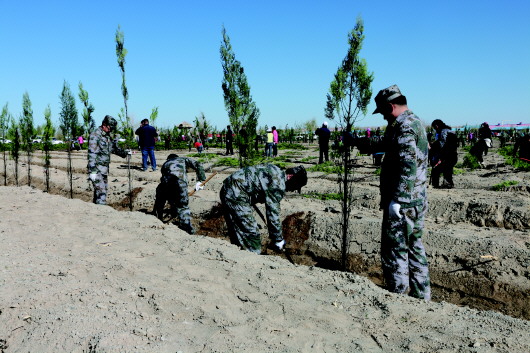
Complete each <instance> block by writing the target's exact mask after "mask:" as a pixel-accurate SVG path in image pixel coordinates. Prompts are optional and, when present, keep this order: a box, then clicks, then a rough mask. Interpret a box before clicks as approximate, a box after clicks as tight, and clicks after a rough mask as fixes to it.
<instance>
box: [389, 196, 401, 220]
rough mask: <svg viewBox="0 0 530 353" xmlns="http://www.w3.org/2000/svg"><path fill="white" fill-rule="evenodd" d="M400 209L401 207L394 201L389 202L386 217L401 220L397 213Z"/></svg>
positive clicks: (399, 214)
mask: <svg viewBox="0 0 530 353" xmlns="http://www.w3.org/2000/svg"><path fill="white" fill-rule="evenodd" d="M400 209H401V205H400V204H399V203H398V202H395V201H394V200H392V201H390V206H388V215H389V216H390V217H395V218H399V219H401V217H403V216H402V215H401V213H399V210H400Z"/></svg>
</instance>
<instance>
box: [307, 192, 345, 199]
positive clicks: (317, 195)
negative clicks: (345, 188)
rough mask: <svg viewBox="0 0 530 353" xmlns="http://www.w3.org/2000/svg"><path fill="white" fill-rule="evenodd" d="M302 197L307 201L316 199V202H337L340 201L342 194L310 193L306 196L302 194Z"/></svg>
mask: <svg viewBox="0 0 530 353" xmlns="http://www.w3.org/2000/svg"><path fill="white" fill-rule="evenodd" d="M302 196H303V197H306V198H308V199H317V200H324V201H326V200H337V201H342V199H343V194H342V193H337V192H331V193H325V194H322V193H317V192H310V193H308V194H302Z"/></svg>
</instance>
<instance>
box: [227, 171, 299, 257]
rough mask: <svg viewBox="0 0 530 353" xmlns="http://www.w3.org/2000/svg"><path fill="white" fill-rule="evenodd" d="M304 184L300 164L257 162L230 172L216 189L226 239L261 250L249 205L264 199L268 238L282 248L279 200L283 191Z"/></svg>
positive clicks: (292, 189)
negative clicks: (226, 228)
mask: <svg viewBox="0 0 530 353" xmlns="http://www.w3.org/2000/svg"><path fill="white" fill-rule="evenodd" d="M306 184H307V172H306V170H305V168H304V167H303V166H298V167H295V168H289V169H287V170H286V171H283V170H281V169H280V168H279V167H277V166H275V165H272V164H259V165H255V166H250V167H245V168H242V169H239V170H238V171H236V172H234V173H233V174H232V175H230V176H229V177H228V178H226V179H225V180H224V181H223V186H222V188H221V191H220V197H221V203H222V205H223V211H224V217H225V221H226V225H227V227H228V234H229V236H230V241H231V242H232V243H233V244H236V245H239V246H240V247H241V248H242V249H245V250H248V251H251V252H254V253H258V254H260V253H261V236H260V232H259V229H258V224H257V223H256V219H255V218H254V215H253V211H252V207H253V206H254V205H256V204H257V203H265V210H266V217H267V228H268V230H269V238H270V239H271V240H272V241H273V242H274V247H276V248H277V249H279V250H282V249H283V247H284V245H285V240H284V239H283V236H282V225H281V222H280V201H281V200H282V199H283V197H284V195H285V192H286V191H296V190H298V192H300V190H301V188H302V187H303V186H305V185H306Z"/></svg>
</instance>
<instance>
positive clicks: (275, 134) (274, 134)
mask: <svg viewBox="0 0 530 353" xmlns="http://www.w3.org/2000/svg"><path fill="white" fill-rule="evenodd" d="M272 141H273V145H272V156H273V157H276V156H278V130H276V126H273V127H272Z"/></svg>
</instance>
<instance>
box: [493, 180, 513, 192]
mask: <svg viewBox="0 0 530 353" xmlns="http://www.w3.org/2000/svg"><path fill="white" fill-rule="evenodd" d="M517 184H519V182H518V181H515V180H506V181H503V182H502V183H499V184H496V185H493V186H492V187H491V189H492V190H494V191H502V190H504V189H506V188H507V187H509V186H512V185H517Z"/></svg>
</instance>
